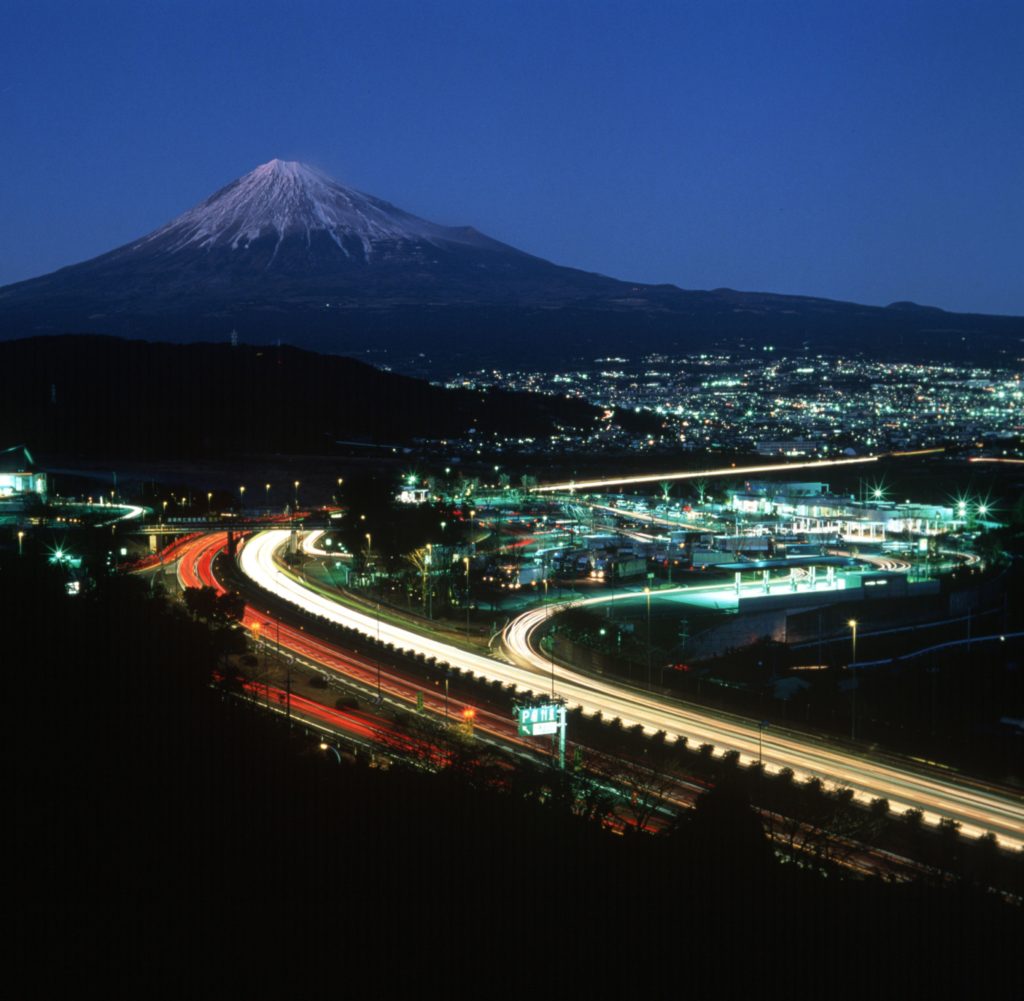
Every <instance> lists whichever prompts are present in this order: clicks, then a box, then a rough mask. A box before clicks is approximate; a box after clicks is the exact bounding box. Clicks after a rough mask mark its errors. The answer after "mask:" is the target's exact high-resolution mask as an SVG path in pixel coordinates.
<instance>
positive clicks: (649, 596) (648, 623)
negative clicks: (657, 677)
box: [644, 587, 651, 688]
mask: <svg viewBox="0 0 1024 1001" xmlns="http://www.w3.org/2000/svg"><path fill="white" fill-rule="evenodd" d="M644 594H645V595H646V596H647V687H648V688H650V687H651V589H650V588H649V587H645V588H644Z"/></svg>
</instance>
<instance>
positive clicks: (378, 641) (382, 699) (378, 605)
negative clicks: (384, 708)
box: [375, 601, 384, 706]
mask: <svg viewBox="0 0 1024 1001" xmlns="http://www.w3.org/2000/svg"><path fill="white" fill-rule="evenodd" d="M375 653H376V655H377V657H376V660H377V705H378V706H380V705H381V703H382V702H383V701H384V697H383V696H382V695H381V693H380V602H379V601H378V602H377V648H376V650H375Z"/></svg>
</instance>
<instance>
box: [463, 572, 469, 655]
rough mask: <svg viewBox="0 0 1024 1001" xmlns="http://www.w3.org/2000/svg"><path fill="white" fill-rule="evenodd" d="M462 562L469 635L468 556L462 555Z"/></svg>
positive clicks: (467, 633)
mask: <svg viewBox="0 0 1024 1001" xmlns="http://www.w3.org/2000/svg"><path fill="white" fill-rule="evenodd" d="M462 562H463V563H464V564H465V565H466V635H467V636H468V635H469V557H468V556H463V557H462Z"/></svg>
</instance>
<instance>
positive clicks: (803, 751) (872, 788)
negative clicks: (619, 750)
mask: <svg viewBox="0 0 1024 1001" xmlns="http://www.w3.org/2000/svg"><path fill="white" fill-rule="evenodd" d="M288 535H289V533H288V532H287V531H267V532H263V533H260V534H259V535H256V536H254V537H253V538H252V539H250V540H249V541H248V542H247V543H246V544H245V546H244V547H243V548H242V551H241V554H240V558H239V565H240V567H241V569H242V572H243V573H245V574H246V576H248V577H249V578H250V579H251V580H253V581H254V582H255V583H256V584H258V585H259V586H260V587H262V588H264V589H265V590H267V591H268V592H270V593H272V594H274V595H276V596H277V597H278V598H280V599H282V600H285V601H288V602H291V603H292V604H294V605H296V606H297V607H300V608H303V609H305V610H306V611H308V612H311V613H312V614H315V615H321V616H323V617H325V618H327V619H329V620H331V621H333V622H337V623H340V624H342V625H345V626H348V627H350V628H353V629H357V630H359V631H360V632H363V633H364V634H366V635H368V636H372V637H379V639H380V640H381V641H382V642H385V643H393V644H394V645H395V646H396V647H399V648H401V649H405V650H411V651H414V652H416V653H423V654H424V655H425V656H428V657H436V658H437V659H438V660H439V661H447V662H448V663H450V664H452V665H454V666H457V667H458V668H460V669H461V670H464V671H472V672H473V673H474V674H476V675H479V676H481V677H485V678H488V679H490V680H496V681H500V682H501V683H502V684H505V685H508V686H514V687H515V688H516V689H518V690H519V691H523V692H525V691H532V692H534V693H539V694H543V693H548V692H550V693H553V694H554V695H555V696H556V697H560V698H563V699H565V700H566V702H567V703H568V704H569V705H570V706H579V707H581V708H582V709H583V710H584V711H585V712H588V713H594V712H601V713H602V714H603V715H604V716H605V717H606V718H614V717H619V718H620V719H621V720H622V721H623V723H624V724H625V725H626V726H631V725H634V724H640V725H641V726H642V727H643V728H644V730H645V731H646V732H648V733H654V732H656V731H658V730H663V731H665V733H666V734H668V735H669V736H685V737H686V738H687V739H688V740H689V741H690V742H691V743H697V744H701V743H709V744H713V745H714V746H715V748H716V753H719V754H721V753H724V752H725V751H727V750H735V751H737V752H738V753H739V755H740V759H741V761H743V762H745V763H750V762H753V761H756V760H758V756H759V754H760V755H761V757H762V760H763V761H764V764H765V766H766V768H767V769H768V770H770V771H778V770H779V769H781V768H790V769H792V770H793V772H794V774H795V775H796V776H797V778H799V779H806V778H809V777H811V776H817V777H818V778H820V779H821V780H822V781H823V782H825V783H826V784H828V785H830V786H840V787H847V788H850V789H852V790H853V792H854V795H855V796H856V797H857V798H858V799H859V800H861V801H869V800H871V799H875V798H885V799H887V800H888V801H889V803H890V806H891V808H892V809H893V810H894V811H903V810H907V809H910V808H914V809H918V810H921V811H922V813H923V814H924V817H925V820H926V821H928V822H930V823H933V824H934V823H937V822H938V820H940V819H941V818H943V817H948V818H951V819H954V820H956V821H958V822H959V823H960V824H961V829H962V830H963V832H964V833H965V834H967V835H971V836H978V835H980V834H983V833H986V832H992V833H994V834H995V835H996V837H998V838H999V840H1000V842H1001V843H1002V844H1004V845H1005V846H1008V847H1014V848H1019V847H1021V846H1024V802H1022V800H1021V797H1019V796H1016V795H1014V794H1013V793H1011V792H1009V791H1007V790H1003V789H1000V788H996V787H991V786H986V785H984V784H982V783H978V782H974V781H971V780H968V779H964V778H961V777H958V776H955V775H950V774H948V773H943V772H940V771H938V770H934V771H933V770H928V769H925V768H916V767H911V766H910V765H909V764H907V765H905V766H901V765H900V764H899V763H893V762H892V761H878V760H873V759H871V758H869V757H867V756H865V755H862V754H859V753H856V752H854V751H852V750H847V749H844V748H842V747H837V746H834V745H832V744H830V743H828V742H825V741H822V740H816V739H813V738H809V737H806V736H803V735H799V734H794V733H788V732H786V731H784V730H782V729H781V728H777V727H773V728H772V729H769V730H765V731H763V733H762V732H761V730H760V729H759V727H758V725H757V723H756V722H754V721H750V720H744V719H741V718H738V717H728V716H725V715H722V714H713V713H709V712H707V711H705V710H702V709H700V708H697V707H694V706H689V705H686V704H684V703H678V702H666V701H665V700H663V699H659V698H657V697H655V696H653V695H651V694H649V693H647V692H644V691H640V690H637V689H632V688H628V687H626V686H624V685H619V684H613V683H609V682H605V681H603V680H601V679H595V678H589V677H586V676H584V675H581V674H579V673H578V672H575V671H573V670H571V669H570V668H567V667H565V666H564V665H560V664H553V663H552V662H551V661H549V660H547V659H546V658H544V657H542V656H541V655H539V654H538V653H537V652H536V651H535V650H534V649H533V647H532V645H531V643H530V636H531V633H532V632H533V631H534V630H535V629H537V628H539V626H540V625H542V623H543V622H544V620H545V618H546V616H547V615H548V614H549V609H548V608H541V609H534V610H531V611H529V612H526V613H524V614H523V615H521V616H519V618H517V619H516V620H514V621H513V622H512V623H511V624H510V625H509V626H508V627H507V628H506V630H505V633H504V637H503V641H504V646H505V650H506V652H507V656H508V659H509V661H510V663H504V662H502V661H499V660H496V659H494V658H491V657H485V656H482V655H481V654H477V653H472V652H469V651H466V650H463V649H461V648H459V647H456V646H453V645H452V644H450V643H447V642H444V641H443V640H440V639H436V638H434V637H432V636H430V635H429V634H420V633H416V632H413V631H412V630H410V629H407V628H404V627H402V626H398V625H395V624H393V623H390V622H381V621H379V620H377V619H376V618H375V617H374V616H372V615H368V614H366V613H364V612H360V611H357V610H355V609H352V608H348V607H345V606H343V605H340V604H339V603H337V602H336V601H333V600H331V598H329V597H327V596H326V595H324V594H321V593H318V592H317V591H314V590H313V589H312V588H311V587H309V586H308V585H307V584H306V583H305V582H303V581H301V580H299V579H297V578H296V577H294V576H293V575H291V574H290V573H288V572H286V571H285V569H284V568H283V567H281V566H280V565H279V564H278V562H277V560H276V559H275V554H276V552H277V551H278V550H279V549H280V548H281V547H282V546H283V545H284V544H285V543H286V542H287V540H288ZM656 596H657V592H655V593H652V599H656ZM602 600H604V601H607V600H610V598H609V597H608V596H602V597H600V598H595V599H584V601H583V603H584V604H591V603H598V602H600V601H602ZM550 607H552V606H549V608H550Z"/></svg>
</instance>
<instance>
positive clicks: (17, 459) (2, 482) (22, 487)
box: [0, 445, 46, 501]
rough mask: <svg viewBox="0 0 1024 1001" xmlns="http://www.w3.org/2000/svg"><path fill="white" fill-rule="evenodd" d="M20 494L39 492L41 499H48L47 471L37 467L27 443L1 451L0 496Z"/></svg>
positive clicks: (6, 496)
mask: <svg viewBox="0 0 1024 1001" xmlns="http://www.w3.org/2000/svg"><path fill="white" fill-rule="evenodd" d="M20 494H37V495H38V496H39V499H40V500H43V501H45V500H46V473H43V472H40V471H39V470H38V469H36V464H35V460H34V459H33V458H32V453H31V452H30V451H29V450H28V448H27V447H26V446H25V445H15V446H14V447H13V448H7V449H4V450H3V451H2V452H0V498H8V497H14V496H16V495H20Z"/></svg>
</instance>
